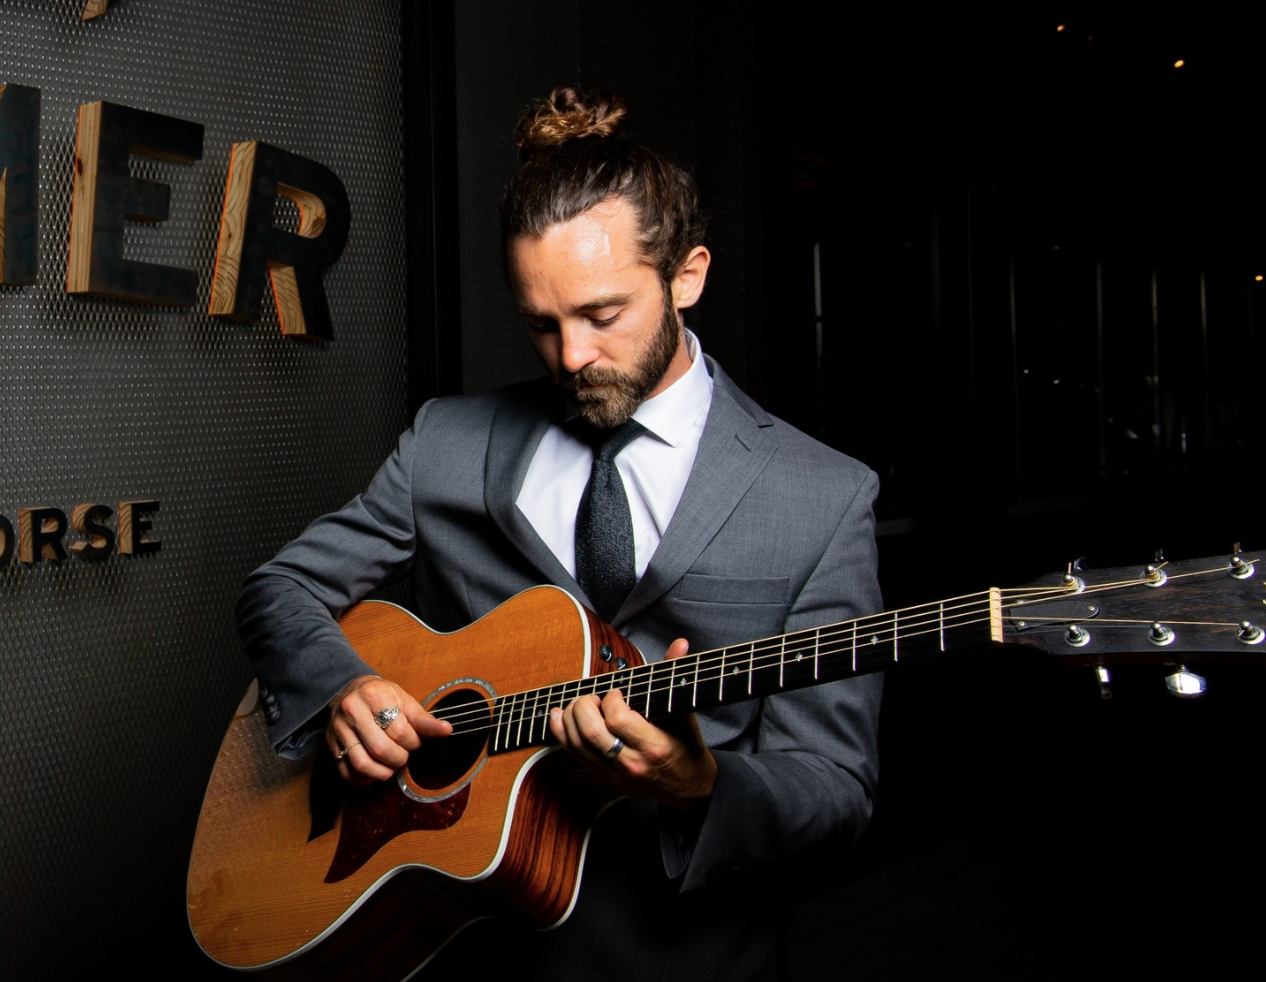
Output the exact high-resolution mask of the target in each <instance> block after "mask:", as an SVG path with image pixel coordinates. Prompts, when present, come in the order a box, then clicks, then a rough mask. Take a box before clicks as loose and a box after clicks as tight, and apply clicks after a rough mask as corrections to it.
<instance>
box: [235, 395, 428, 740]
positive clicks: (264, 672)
mask: <svg viewBox="0 0 1266 982" xmlns="http://www.w3.org/2000/svg"><path fill="white" fill-rule="evenodd" d="M425 413H426V407H423V409H422V411H421V412H420V413H419V415H418V420H417V421H416V422H415V425H414V427H413V428H412V429H411V430H409V431H407V432H406V433H404V434H403V435H402V436H401V437H400V441H399V444H398V445H397V447H396V450H395V452H394V453H392V455H391V456H390V457H389V458H388V459H387V461H386V462H385V463H384V464H383V465H382V467H380V468H379V470H378V473H377V474H376V475H375V476H374V479H373V481H372V482H371V483H370V486H369V488H368V489H367V490H366V491H365V492H364V493H363V494H360V495H357V496H356V497H355V498H353V499H352V500H351V501H349V502H348V503H347V504H346V505H344V506H343V508H342V509H340V510H339V511H337V512H335V513H333V514H330V515H326V516H324V517H322V518H319V519H317V520H316V521H315V522H313V523H312V524H311V525H309V526H308V528H307V529H305V530H304V532H303V533H302V534H301V535H300V536H299V537H298V538H297V539H295V540H294V541H293V542H291V543H290V544H289V545H287V546H285V547H284V548H283V549H282V550H281V552H279V553H278V554H277V556H276V557H275V558H274V559H272V560H270V561H269V562H267V563H265V564H264V565H263V566H261V567H260V568H259V569H257V570H256V571H255V572H254V573H252V574H251V575H250V576H249V577H247V579H246V581H245V584H244V586H243V590H242V596H241V599H240V600H239V601H238V606H237V622H238V631H239V633H240V635H241V637H242V640H243V643H244V645H245V648H246V653H247V655H248V657H249V658H250V659H251V661H252V662H253V664H254V667H255V673H256V676H257V677H258V678H259V682H260V693H261V698H262V700H263V703H264V707H265V715H266V718H267V721H268V726H269V739H270V740H271V742H272V744H273V746H274V747H275V748H276V749H277V751H278V752H279V753H280V754H282V755H283V756H286V757H299V756H302V755H303V754H304V753H306V752H307V751H308V750H311V749H312V747H313V746H314V745H315V743H316V741H317V740H318V739H319V737H320V732H321V729H322V728H323V727H324V711H325V709H326V707H327V705H328V703H329V700H330V699H332V698H333V697H334V695H335V694H336V693H337V692H338V691H339V690H340V689H341V688H342V687H343V686H344V685H346V684H347V683H348V682H350V681H351V680H352V679H354V678H356V677H357V676H359V675H364V674H367V673H370V672H372V669H371V668H370V667H369V666H368V665H366V664H365V662H364V661H363V660H362V659H361V658H360V657H359V656H358V655H357V654H356V652H355V651H354V650H353V649H352V647H351V645H350V644H348V642H347V639H346V638H345V637H344V636H343V632H342V631H341V630H339V627H338V624H337V623H336V622H335V621H336V618H337V617H338V616H339V615H341V614H342V612H343V611H344V610H346V609H347V608H348V607H350V606H351V605H352V604H354V603H355V602H356V601H358V600H360V599H361V598H362V597H364V596H365V595H366V594H367V593H369V592H370V591H371V590H373V589H374V588H376V587H378V586H380V585H382V584H383V583H386V582H388V581H390V580H392V579H395V578H396V577H398V576H400V575H402V574H403V573H404V571H405V570H407V569H408V567H409V565H410V564H411V562H412V560H413V554H414V540H415V536H414V517H413V509H412V487H411V485H412V472H413V468H412V466H411V462H412V461H413V459H414V451H415V449H416V447H415V444H416V442H417V434H418V433H419V432H420V430H421V428H422V420H423V416H424V415H425Z"/></svg>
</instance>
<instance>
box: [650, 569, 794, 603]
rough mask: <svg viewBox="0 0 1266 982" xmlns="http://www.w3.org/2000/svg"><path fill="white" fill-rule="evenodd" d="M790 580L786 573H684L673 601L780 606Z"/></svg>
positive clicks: (784, 598)
mask: <svg viewBox="0 0 1266 982" xmlns="http://www.w3.org/2000/svg"><path fill="white" fill-rule="evenodd" d="M790 585H791V580H790V578H789V577H786V576H741V577H739V576H710V575H708V574H706V573H687V574H686V575H685V576H683V577H682V579H681V582H680V583H679V584H678V585H677V589H676V590H675V591H674V592H673V599H674V600H681V601H684V602H685V603H709V604H743V605H751V604H773V605H776V606H780V607H784V606H786V604H787V591H788V590H789V588H790Z"/></svg>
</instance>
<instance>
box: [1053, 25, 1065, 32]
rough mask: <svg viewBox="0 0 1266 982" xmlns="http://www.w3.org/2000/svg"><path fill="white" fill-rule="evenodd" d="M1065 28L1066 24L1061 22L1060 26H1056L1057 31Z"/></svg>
mask: <svg viewBox="0 0 1266 982" xmlns="http://www.w3.org/2000/svg"><path fill="white" fill-rule="evenodd" d="M1063 29H1064V25H1063V24H1060V25H1059V26H1058V27H1056V28H1055V30H1057V31H1062V30H1063Z"/></svg>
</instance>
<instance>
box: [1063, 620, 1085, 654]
mask: <svg viewBox="0 0 1266 982" xmlns="http://www.w3.org/2000/svg"><path fill="white" fill-rule="evenodd" d="M1064 644H1066V645H1068V646H1069V647H1070V648H1084V647H1085V646H1086V645H1088V644H1090V632H1089V631H1087V630H1086V629H1085V628H1084V627H1082V626H1081V625H1080V624H1069V625H1068V630H1067V631H1065V632H1064Z"/></svg>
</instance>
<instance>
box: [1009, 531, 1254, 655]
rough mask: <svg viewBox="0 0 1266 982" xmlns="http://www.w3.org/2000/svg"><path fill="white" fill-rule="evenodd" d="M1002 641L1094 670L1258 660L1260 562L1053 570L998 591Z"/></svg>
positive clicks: (1236, 559) (1245, 558) (1237, 559)
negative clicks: (1147, 664)
mask: <svg viewBox="0 0 1266 982" xmlns="http://www.w3.org/2000/svg"><path fill="white" fill-rule="evenodd" d="M1259 565H1260V566H1262V567H1263V568H1261V569H1259ZM1002 634H1003V641H1005V642H1007V643H1009V644H1023V645H1031V646H1034V647H1037V648H1040V649H1042V650H1043V651H1045V652H1046V653H1047V654H1050V655H1055V656H1057V657H1059V658H1062V659H1067V660H1072V661H1077V662H1082V663H1090V664H1106V663H1109V662H1122V661H1141V662H1162V663H1168V664H1172V663H1177V662H1198V661H1204V660H1214V661H1241V660H1243V661H1263V660H1266V557H1262V558H1259V557H1257V556H1256V555H1250V554H1244V553H1239V552H1236V553H1235V554H1233V555H1231V556H1224V557H1219V558H1212V559H1193V560H1184V561H1181V562H1167V561H1164V560H1160V561H1158V562H1155V563H1141V564H1139V565H1138V566H1134V567H1118V568H1115V569H1103V570H1082V569H1070V570H1069V571H1068V572H1067V573H1054V574H1051V575H1050V576H1047V577H1043V578H1042V579H1040V580H1037V581H1035V582H1033V583H1031V584H1029V585H1028V586H1025V587H1022V588H1020V589H1018V590H1004V591H1002Z"/></svg>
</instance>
